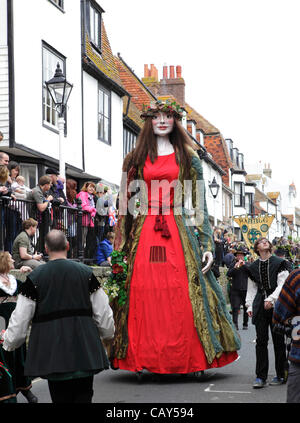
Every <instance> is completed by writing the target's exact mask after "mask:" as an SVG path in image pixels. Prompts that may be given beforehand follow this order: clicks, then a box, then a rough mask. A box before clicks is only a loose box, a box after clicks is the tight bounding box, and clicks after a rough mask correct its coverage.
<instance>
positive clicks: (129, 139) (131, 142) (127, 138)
mask: <svg viewBox="0 0 300 423" xmlns="http://www.w3.org/2000/svg"><path fill="white" fill-rule="evenodd" d="M136 139H137V135H136V134H135V133H134V132H133V131H131V130H130V129H128V128H126V127H124V128H123V157H125V156H126V155H127V154H128V153H130V151H131V150H132V149H133V148H134V147H135V145H136Z"/></svg>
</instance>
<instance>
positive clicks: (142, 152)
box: [133, 117, 193, 179]
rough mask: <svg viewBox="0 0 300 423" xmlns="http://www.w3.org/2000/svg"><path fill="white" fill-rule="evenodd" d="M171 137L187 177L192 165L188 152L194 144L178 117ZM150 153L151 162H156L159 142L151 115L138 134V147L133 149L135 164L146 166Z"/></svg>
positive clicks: (178, 161)
mask: <svg viewBox="0 0 300 423" xmlns="http://www.w3.org/2000/svg"><path fill="white" fill-rule="evenodd" d="M169 139H170V142H171V144H172V145H173V147H174V151H175V153H176V162H177V164H179V163H180V164H181V165H182V166H183V169H184V174H183V176H184V179H185V178H187V177H188V175H189V169H190V166H191V158H190V154H189V152H188V147H191V148H193V144H192V142H191V140H190V138H189V136H188V134H187V133H186V132H185V130H184V128H183V126H182V125H181V124H180V123H179V121H178V120H177V119H176V118H174V127H173V130H172V132H171V133H170V135H169ZM148 154H149V157H150V160H151V162H152V163H154V160H155V159H156V158H157V142H156V136H155V134H154V132H153V128H152V118H151V117H148V118H147V119H146V121H145V124H144V126H143V129H142V130H141V132H140V134H139V136H138V139H137V143H136V148H135V150H134V151H133V165H134V166H144V164H145V161H146V159H147V156H148Z"/></svg>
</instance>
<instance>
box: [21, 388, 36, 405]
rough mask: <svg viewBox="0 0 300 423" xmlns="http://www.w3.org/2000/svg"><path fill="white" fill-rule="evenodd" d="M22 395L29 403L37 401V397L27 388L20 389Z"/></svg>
mask: <svg viewBox="0 0 300 423" xmlns="http://www.w3.org/2000/svg"><path fill="white" fill-rule="evenodd" d="M21 392H22V394H23V395H24V397H25V398H26V399H27V401H28V402H29V403H36V402H38V399H37V397H36V396H35V395H33V393H32V392H31V391H30V389H28V390H27V391H21Z"/></svg>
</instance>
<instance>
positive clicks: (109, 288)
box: [103, 250, 128, 306]
mask: <svg viewBox="0 0 300 423" xmlns="http://www.w3.org/2000/svg"><path fill="white" fill-rule="evenodd" d="M111 264H112V271H111V274H110V275H109V277H108V278H107V279H106V280H105V281H104V283H103V289H104V291H105V292H106V294H107V295H108V297H109V300H110V301H112V300H114V299H115V298H118V304H119V305H120V306H123V305H124V304H125V303H126V299H127V292H126V288H125V283H126V279H127V272H128V265H127V258H126V254H125V253H123V252H119V251H115V250H114V251H113V252H112V255H111Z"/></svg>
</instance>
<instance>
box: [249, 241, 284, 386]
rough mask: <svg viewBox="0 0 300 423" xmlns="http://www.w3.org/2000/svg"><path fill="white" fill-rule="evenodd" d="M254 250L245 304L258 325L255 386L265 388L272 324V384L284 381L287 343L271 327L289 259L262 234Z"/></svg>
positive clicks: (253, 320)
mask: <svg viewBox="0 0 300 423" xmlns="http://www.w3.org/2000/svg"><path fill="white" fill-rule="evenodd" d="M254 252H255V253H256V254H258V255H259V258H258V259H257V260H256V261H255V262H254V263H252V264H251V265H250V266H249V276H250V277H249V279H248V290H247V297H246V306H247V311H248V315H249V317H252V323H253V324H254V325H255V329H256V376H257V377H256V379H255V381H254V383H253V388H263V387H264V386H266V384H267V376H268V370H269V359H268V340H269V327H270V328H271V334H272V340H273V345H274V353H275V369H276V376H275V377H274V378H273V379H272V381H271V382H270V385H281V384H282V383H285V379H284V368H285V362H286V346H285V342H284V335H280V334H277V333H274V332H273V331H272V328H273V325H272V316H273V307H274V304H275V302H276V300H277V298H278V296H279V294H280V291H281V288H282V285H283V284H284V282H285V280H286V278H287V276H288V275H289V271H288V266H287V264H286V260H284V259H281V258H279V257H276V256H274V255H272V244H271V243H270V241H269V240H268V239H267V238H259V239H258V240H257V241H256V242H255V244H254Z"/></svg>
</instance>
